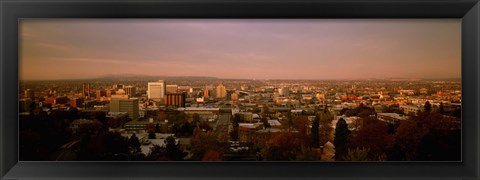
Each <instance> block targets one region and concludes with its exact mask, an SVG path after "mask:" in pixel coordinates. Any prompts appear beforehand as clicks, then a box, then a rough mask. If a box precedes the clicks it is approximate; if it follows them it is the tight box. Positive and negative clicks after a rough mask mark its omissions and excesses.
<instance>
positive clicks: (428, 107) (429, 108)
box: [424, 101, 432, 113]
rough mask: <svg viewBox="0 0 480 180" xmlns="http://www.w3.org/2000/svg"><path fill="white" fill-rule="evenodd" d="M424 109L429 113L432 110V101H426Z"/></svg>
mask: <svg viewBox="0 0 480 180" xmlns="http://www.w3.org/2000/svg"><path fill="white" fill-rule="evenodd" d="M424 111H425V112H427V113H430V112H432V105H431V104H430V101H427V102H425V106H424Z"/></svg>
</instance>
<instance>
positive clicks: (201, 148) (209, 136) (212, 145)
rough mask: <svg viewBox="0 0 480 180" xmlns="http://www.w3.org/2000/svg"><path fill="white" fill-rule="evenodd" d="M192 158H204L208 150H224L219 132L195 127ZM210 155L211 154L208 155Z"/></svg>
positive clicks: (219, 151) (192, 140)
mask: <svg viewBox="0 0 480 180" xmlns="http://www.w3.org/2000/svg"><path fill="white" fill-rule="evenodd" d="M191 145H192V153H193V157H192V160H202V159H203V158H204V156H205V155H207V154H206V153H207V152H208V151H216V152H218V153H219V154H221V152H222V146H221V144H220V142H219V141H218V139H217V134H215V133H214V132H211V131H202V130H200V129H195V131H194V133H193V137H192V139H191ZM208 156H210V155H208Z"/></svg>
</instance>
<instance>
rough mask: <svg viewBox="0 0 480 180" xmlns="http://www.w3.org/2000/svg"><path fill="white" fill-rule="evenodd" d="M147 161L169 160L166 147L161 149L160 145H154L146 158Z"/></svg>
mask: <svg viewBox="0 0 480 180" xmlns="http://www.w3.org/2000/svg"><path fill="white" fill-rule="evenodd" d="M146 159H147V160H150V161H167V160H169V158H168V156H167V150H166V149H165V148H164V147H160V146H159V145H153V147H151V148H150V152H149V153H148V155H147V156H146Z"/></svg>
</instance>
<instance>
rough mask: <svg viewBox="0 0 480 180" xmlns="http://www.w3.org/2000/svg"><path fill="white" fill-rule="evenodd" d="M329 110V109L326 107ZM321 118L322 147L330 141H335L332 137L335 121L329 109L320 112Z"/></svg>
mask: <svg viewBox="0 0 480 180" xmlns="http://www.w3.org/2000/svg"><path fill="white" fill-rule="evenodd" d="M325 108H327V107H325ZM318 115H319V117H320V125H319V126H320V128H319V133H320V135H319V137H320V145H324V144H325V143H327V142H328V141H333V137H332V131H333V128H332V124H331V122H332V120H333V115H332V114H331V113H330V111H328V109H324V111H323V112H320V113H319V114H318Z"/></svg>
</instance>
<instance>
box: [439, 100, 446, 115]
mask: <svg viewBox="0 0 480 180" xmlns="http://www.w3.org/2000/svg"><path fill="white" fill-rule="evenodd" d="M439 111H440V114H442V115H445V108H444V107H443V102H441V103H440V110H439Z"/></svg>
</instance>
